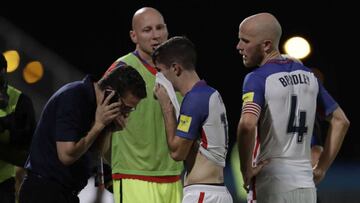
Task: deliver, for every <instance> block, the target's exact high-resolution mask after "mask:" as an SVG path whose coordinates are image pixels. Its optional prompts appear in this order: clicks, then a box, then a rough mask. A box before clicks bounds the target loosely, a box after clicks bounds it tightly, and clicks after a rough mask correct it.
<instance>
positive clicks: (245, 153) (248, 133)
mask: <svg viewBox="0 0 360 203" xmlns="http://www.w3.org/2000/svg"><path fill="white" fill-rule="evenodd" d="M257 122H258V117H257V116H256V115H254V114H252V113H243V114H242V116H241V118H240V121H239V124H238V129H237V142H238V150H239V157H240V169H241V173H242V176H243V179H244V184H245V185H244V186H245V187H247V186H248V185H250V182H251V179H252V178H253V177H254V176H255V175H256V174H255V173H254V171H253V167H252V152H253V150H254V144H255V132H256V126H257Z"/></svg>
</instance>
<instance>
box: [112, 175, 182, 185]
mask: <svg viewBox="0 0 360 203" xmlns="http://www.w3.org/2000/svg"><path fill="white" fill-rule="evenodd" d="M112 178H113V179H114V180H120V179H123V178H125V179H138V180H144V181H149V182H156V183H173V182H176V181H178V180H180V176H179V175H178V176H142V175H132V174H120V173H115V174H113V175H112Z"/></svg>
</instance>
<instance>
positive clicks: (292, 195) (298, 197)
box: [257, 188, 316, 203]
mask: <svg viewBox="0 0 360 203" xmlns="http://www.w3.org/2000/svg"><path fill="white" fill-rule="evenodd" d="M257 202H261V203H263V202H264V203H266V202H271V203H274V202H276V203H285V202H292V203H316V189H315V188H298V189H295V190H292V191H289V192H283V193H278V194H270V195H261V194H258V195H257Z"/></svg>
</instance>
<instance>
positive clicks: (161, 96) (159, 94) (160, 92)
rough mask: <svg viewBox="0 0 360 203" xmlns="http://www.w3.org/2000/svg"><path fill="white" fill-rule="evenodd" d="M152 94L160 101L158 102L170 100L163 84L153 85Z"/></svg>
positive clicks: (162, 102)
mask: <svg viewBox="0 0 360 203" xmlns="http://www.w3.org/2000/svg"><path fill="white" fill-rule="evenodd" d="M154 95H155V96H156V98H157V100H158V101H159V102H160V104H164V103H165V102H167V101H170V97H169V95H168V93H167V91H166V89H165V87H164V86H162V85H161V84H158V83H157V84H155V87H154Z"/></svg>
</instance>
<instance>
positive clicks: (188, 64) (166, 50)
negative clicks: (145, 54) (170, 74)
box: [152, 36, 196, 70]
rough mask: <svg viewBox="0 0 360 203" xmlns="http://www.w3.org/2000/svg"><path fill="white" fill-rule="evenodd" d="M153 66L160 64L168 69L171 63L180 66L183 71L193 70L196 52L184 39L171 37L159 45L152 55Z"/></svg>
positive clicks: (186, 39)
mask: <svg viewBox="0 0 360 203" xmlns="http://www.w3.org/2000/svg"><path fill="white" fill-rule="evenodd" d="M152 60H153V62H154V64H156V63H162V64H165V65H166V66H167V67H170V66H171V64H172V63H174V62H176V63H179V64H181V65H182V66H183V67H184V69H189V70H190V69H195V66H196V50H195V46H194V44H193V43H192V42H191V41H190V40H189V39H188V38H186V37H183V36H182V37H180V36H177V37H172V38H170V39H169V40H167V41H166V42H164V43H163V44H161V45H160V46H159V47H158V48H157V49H156V50H155V51H154V53H153V54H152Z"/></svg>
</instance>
